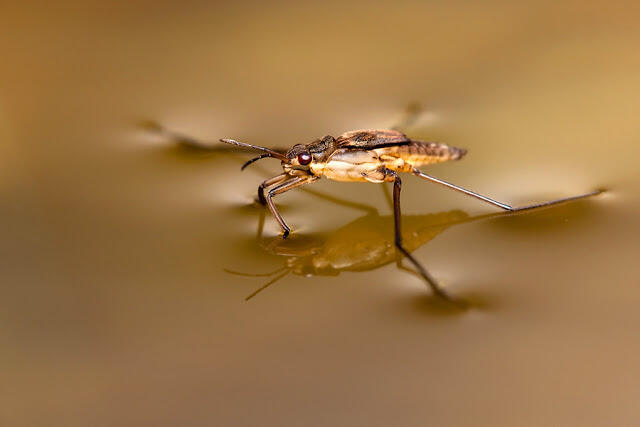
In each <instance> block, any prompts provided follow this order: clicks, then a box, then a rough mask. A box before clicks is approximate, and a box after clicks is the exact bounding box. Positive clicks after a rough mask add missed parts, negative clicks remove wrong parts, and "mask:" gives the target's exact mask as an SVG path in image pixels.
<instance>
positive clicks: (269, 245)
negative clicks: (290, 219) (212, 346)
mask: <svg viewBox="0 0 640 427" xmlns="http://www.w3.org/2000/svg"><path fill="white" fill-rule="evenodd" d="M308 193H310V194H312V195H315V196H318V197H321V198H324V199H328V200H329V201H332V202H334V203H338V204H340V205H344V206H348V207H354V208H356V209H360V210H364V211H366V212H367V214H366V215H364V216H362V217H360V218H358V219H356V220H354V221H352V222H350V223H349V224H346V225H344V226H342V227H340V228H339V229H337V230H334V231H332V232H330V233H329V234H326V235H325V234H311V235H306V236H294V237H293V238H289V239H286V240H282V239H279V238H265V237H263V236H262V229H263V222H264V212H263V213H262V215H261V216H260V222H259V224H258V236H257V237H258V241H259V243H260V244H261V246H262V247H263V248H264V249H265V250H266V251H267V252H269V253H272V254H274V255H278V256H281V257H284V258H285V259H286V261H285V266H284V267H282V268H279V269H277V270H275V271H273V272H272V273H269V274H264V275H263V274H251V273H248V274H247V273H238V272H234V271H231V270H226V271H227V272H229V273H233V274H239V275H246V276H273V278H272V279H271V280H269V281H268V282H267V283H266V284H265V285H264V286H262V287H261V288H259V289H258V290H257V291H255V292H253V293H252V294H251V295H249V296H248V297H247V299H251V298H253V297H254V296H255V295H256V294H258V293H259V292H260V291H262V290H263V289H265V288H266V287H268V286H270V285H272V284H273V283H275V282H276V281H278V280H280V279H281V278H283V277H284V276H286V275H287V274H289V273H292V274H295V275H300V276H337V275H339V274H340V273H342V272H361V271H370V270H374V269H377V268H380V267H383V266H385V265H388V264H391V263H393V262H395V263H396V265H397V267H398V268H399V269H401V270H404V271H407V272H409V273H412V274H417V275H418V276H419V277H422V278H423V279H424V278H426V279H427V281H426V284H427V285H428V286H429V287H430V288H431V291H432V293H433V295H435V296H436V297H438V298H440V299H442V300H444V301H449V302H452V303H454V304H455V306H457V307H458V308H462V307H464V304H463V302H461V301H458V300H455V299H453V298H451V297H450V296H449V295H448V294H447V293H445V291H444V290H443V289H441V287H440V286H439V285H438V283H437V282H436V281H435V280H434V279H433V278H431V275H429V274H428V273H427V271H426V270H424V269H423V271H422V272H421V273H419V274H418V273H416V272H415V271H414V270H412V269H410V268H409V267H405V266H404V265H402V258H400V257H398V254H397V253H396V251H395V248H394V244H393V240H394V237H393V232H392V231H391V230H392V228H391V226H392V224H393V217H392V216H380V214H379V213H378V211H377V210H376V209H375V208H371V207H369V206H365V205H360V204H358V203H353V202H348V201H344V200H340V199H336V198H333V197H330V196H327V195H324V194H321V193H317V192H314V191H310V190H308ZM495 215H496V214H487V215H479V216H475V217H469V216H468V215H467V214H466V213H465V212H462V211H459V210H455V211H449V212H441V213H436V214H426V215H409V216H405V217H404V218H403V221H404V227H405V233H404V234H405V240H404V247H405V248H406V249H407V251H408V252H413V251H415V250H416V249H418V248H419V247H421V246H422V245H424V244H426V243H428V242H429V241H431V240H432V239H434V238H435V237H436V236H438V235H439V234H440V233H442V232H443V231H445V230H446V229H448V228H449V227H452V226H455V225H458V224H463V223H467V222H471V221H475V220H479V219H486V218H489V217H492V216H495ZM422 273H424V274H426V275H427V276H426V277H425V276H424V275H423V274H422Z"/></svg>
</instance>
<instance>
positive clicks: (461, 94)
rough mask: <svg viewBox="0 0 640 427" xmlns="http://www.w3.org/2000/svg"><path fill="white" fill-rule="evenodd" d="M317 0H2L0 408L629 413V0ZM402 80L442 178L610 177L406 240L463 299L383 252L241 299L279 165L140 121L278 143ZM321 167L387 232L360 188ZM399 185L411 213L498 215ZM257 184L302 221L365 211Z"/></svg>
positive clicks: (636, 283) (310, 225)
mask: <svg viewBox="0 0 640 427" xmlns="http://www.w3.org/2000/svg"><path fill="white" fill-rule="evenodd" d="M319 3H320V2H318V4H316V3H313V2H297V1H281V2H259V1H254V2H241V1H235V2H189V1H186V2H184V1H183V2H167V1H160V2H135V1H134V2H98V1H86V2H76V3H66V2H3V3H2V4H1V5H0V28H2V37H0V53H1V58H2V67H0V224H2V230H1V233H2V238H1V240H0V259H1V261H0V266H1V269H2V276H1V285H0V424H1V425H3V426H43V425H55V426H185V425H189V426H214V425H216V426H232V425H233V426H235V425H247V426H249V425H252V426H253V425H296V426H297V425H305V426H327V425H333V426H347V425H349V426H352V425H372V426H373V425H379V426H387V425H403V426H414V425H415V426H425V425H432V426H471V425H473V426H480V425H483V426H496V425H509V426H540V425H563V426H568V425H576V426H602V425H635V424H636V423H637V422H638V420H639V419H640V407H639V406H638V401H639V399H640V368H639V365H638V360H639V359H640V358H639V352H640V337H639V331H638V325H639V323H640V310H639V309H638V307H639V303H640V280H639V278H638V276H639V274H638V273H640V267H639V266H638V258H639V256H640V242H639V240H638V237H640V236H639V232H638V226H639V225H640V220H639V219H638V218H639V210H640V197H639V195H638V194H639V192H638V191H639V190H640V185H639V178H640V173H639V171H638V165H639V160H638V159H639V155H640V148H639V145H638V141H639V140H640V121H639V119H638V116H639V109H638V93H639V90H640V49H639V47H640V26H639V25H638V22H639V19H640V10H639V6H638V3H637V2H631V1H629V2H615V1H594V2H581V1H580V2H579V1H564V2H556V1H541V2H527V3H525V2H508V1H489V2H471V1H461V0H460V1H448V2H435V1H434V2H418V1H401V0H400V1H398V0H396V1H393V2H391V1H389V2H384V1H380V2H343V1H335V2H334V1H326V2H322V4H319ZM585 3H588V4H585ZM412 101H417V102H420V103H421V104H423V105H424V106H425V107H426V109H427V113H426V114H425V115H424V116H422V118H421V120H420V121H419V122H418V123H416V124H415V125H414V126H413V127H412V128H411V129H409V131H408V133H409V134H410V135H412V136H415V137H419V138H422V139H429V140H438V141H442V142H448V143H450V144H453V145H456V146H461V147H465V148H467V149H468V150H469V154H468V155H467V157H466V158H465V159H464V160H463V161H461V162H457V163H452V164H442V165H436V166H434V167H431V168H429V169H428V170H429V171H430V172H431V173H433V174H434V175H436V176H439V177H441V178H444V179H448V180H451V181H453V182H455V183H458V184H460V185H465V186H468V187H471V188H473V189H475V190H477V191H480V192H482V193H484V194H488V195H490V196H493V197H495V198H497V199H499V200H501V201H506V202H513V203H516V204H520V203H527V202H530V201H538V200H545V199H549V198H555V197H561V196H568V195H571V194H577V193H581V192H585V191H590V190H592V189H595V188H600V187H605V188H607V189H608V190H609V191H608V192H607V193H606V194H604V195H602V196H600V197H597V198H593V199H590V200H585V201H580V202H575V203H572V204H568V205H563V206H558V207H555V208H552V209H547V210H543V211H539V212H530V213H526V214H523V215H518V216H516V217H508V218H491V219H486V220H480V221H476V222H470V223H466V224H464V225H459V226H451V227H449V228H448V230H446V231H443V232H442V233H441V234H439V235H438V237H437V238H435V239H433V240H432V241H431V242H429V243H428V244H425V245H423V246H421V247H420V248H419V249H417V250H416V251H415V252H414V255H415V256H416V257H417V258H418V259H419V260H421V261H423V262H424V263H425V266H427V267H428V268H429V271H430V272H431V273H432V274H433V275H434V276H436V277H437V278H438V279H439V280H440V281H441V282H442V284H443V286H444V287H445V288H446V289H447V291H448V292H449V293H451V294H452V295H455V296H456V297H459V298H462V299H465V300H467V301H469V302H470V303H471V306H470V308H469V309H467V310H452V309H450V308H448V307H446V306H445V305H443V304H442V302H440V301H437V300H436V299H434V298H433V297H432V296H430V294H429V292H428V290H427V288H426V287H425V286H424V284H423V283H422V282H421V281H420V280H419V279H418V278H416V277H414V276H412V275H409V274H406V273H404V272H401V271H399V270H398V269H397V268H396V266H395V265H394V264H389V265H386V266H381V268H378V269H374V270H369V271H364V272H345V273H342V274H340V275H339V276H337V277H323V276H315V277H303V276H299V275H294V274H289V275H288V276H286V277H284V278H283V279H282V280H280V281H279V282H278V283H276V284H274V285H273V286H271V287H270V288H268V289H266V290H265V291H263V292H261V293H260V294H258V296H256V297H255V298H253V299H251V300H250V301H248V302H245V301H244V298H245V297H246V296H247V295H249V294H250V293H251V292H253V291H254V290H255V289H256V288H259V287H260V286H261V285H263V284H264V283H265V282H266V281H267V280H268V278H264V277H242V276H237V275H232V274H229V273H227V272H225V271H224V270H225V269H230V270H236V271H241V272H251V273H262V272H269V271H272V270H275V269H277V268H279V267H282V266H284V265H285V263H286V262H287V259H285V257H283V256H282V255H281V254H280V255H278V253H274V252H273V251H272V252H269V251H267V250H265V248H264V247H263V246H261V245H260V244H259V242H257V241H256V239H255V233H256V227H257V224H258V220H259V216H260V209H258V208H256V207H253V206H252V205H251V203H252V199H253V197H254V195H255V188H256V185H257V183H258V182H259V181H260V180H262V179H264V178H265V177H267V176H269V174H274V173H275V172H277V170H278V168H279V166H278V164H277V163H276V162H274V161H270V160H264V161H263V162H262V163H261V166H257V167H255V168H251V169H248V170H246V171H244V172H242V173H241V172H240V171H239V166H240V165H241V164H242V161H243V160H245V159H247V158H249V157H248V156H247V155H246V154H242V155H232V154H220V153H218V154H213V155H211V154H209V155H208V154H206V153H200V152H192V151H188V150H184V149H179V148H177V147H176V146H175V145H174V143H173V142H172V141H170V140H168V139H167V138H163V137H161V136H158V135H156V134H153V133H150V132H149V131H146V130H144V129H142V128H140V127H139V126H138V123H139V122H140V120H143V119H151V120H156V121H158V122H160V123H162V124H163V125H165V126H167V127H170V128H172V129H176V130H178V131H181V132H183V133H186V134H189V135H193V136H196V137H200V138H203V139H207V140H217V139H218V138H220V137H231V138H237V139H241V140H245V141H248V142H253V143H257V144H264V145H270V146H289V145H292V144H294V143H297V142H308V141H310V140H312V139H314V138H316V137H319V136H322V135H325V134H327V133H330V134H334V135H335V134H339V133H341V132H343V131H345V130H350V129H357V128H375V127H385V126H389V125H391V124H392V123H393V122H394V120H396V119H397V117H398V115H399V114H400V112H401V111H402V109H403V108H404V107H405V106H406V105H407V104H408V103H409V102H412ZM313 187H314V189H316V190H318V191H322V192H324V193H328V194H332V195H335V196H339V197H341V198H344V199H348V200H353V201H355V202H359V203H364V204H368V205H371V206H373V207H375V208H377V209H379V211H380V215H382V216H386V217H387V221H386V223H385V224H388V226H389V228H390V227H391V224H392V223H391V222H390V219H389V217H388V215H389V213H390V211H389V209H388V207H387V204H386V202H385V199H384V196H383V194H382V192H381V191H380V188H379V186H375V185H363V184H343V183H333V182H321V183H318V184H314V186H313ZM403 188H404V189H403V209H404V212H405V213H406V214H407V215H423V214H429V213H442V212H449V211H451V210H456V209H459V210H463V211H464V212H466V213H467V214H468V215H477V214H482V213H488V212H492V211H493V210H492V208H491V207H488V206H484V205H483V204H482V203H480V202H478V201H475V200H471V199H468V198H465V197H464V196H462V195H460V194H457V193H453V192H451V191H447V190H445V189H442V188H439V187H437V186H434V185H431V184H428V183H426V182H422V181H418V180H416V179H412V178H411V177H407V178H406V179H405V180H404V187H403ZM279 203H280V204H281V205H282V207H283V214H284V215H285V218H286V219H287V220H288V221H289V222H290V224H291V225H292V226H293V228H294V233H295V234H294V236H298V238H301V237H300V236H305V235H310V234H311V233H316V232H317V233H325V234H327V235H332V234H331V233H332V232H334V234H333V236H334V237H333V239H334V240H335V239H337V240H340V239H341V238H343V237H341V236H342V235H341V233H337V234H338V235H337V236H336V233H335V232H336V230H339V229H340V228H341V227H344V226H345V225H347V224H349V223H350V222H351V221H354V220H356V219H358V218H360V217H362V216H363V213H362V212H358V211H357V210H354V209H350V208H347V207H344V206H337V205H335V204H332V203H329V202H327V201H326V200H322V199H319V198H317V197H314V196H313V195H311V194H309V193H306V192H304V191H294V192H292V193H289V194H287V195H284V196H282V197H280V198H279ZM364 221H365V225H366V224H368V223H367V222H366V221H368V220H367V219H366V218H365V220H364ZM425 221H426V222H427V223H428V220H425ZM373 225H374V224H373V222H372V223H371V227H373ZM427 225H428V224H427ZM371 227H370V228H371ZM365 229H366V227H365ZM265 233H266V234H267V236H268V237H273V236H275V235H276V234H277V233H278V228H277V224H275V222H274V221H273V219H272V218H271V217H270V216H267V217H266V222H265ZM293 241H294V242H295V240H293ZM343 242H344V240H343Z"/></svg>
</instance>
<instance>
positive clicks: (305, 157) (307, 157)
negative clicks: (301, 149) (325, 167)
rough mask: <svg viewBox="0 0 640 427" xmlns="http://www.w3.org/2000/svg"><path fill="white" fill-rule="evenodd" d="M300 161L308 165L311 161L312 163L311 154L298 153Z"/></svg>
mask: <svg viewBox="0 0 640 427" xmlns="http://www.w3.org/2000/svg"><path fill="white" fill-rule="evenodd" d="M298 163H300V164H301V165H303V166H306V165H308V164H309V163H311V154H309V153H300V154H298Z"/></svg>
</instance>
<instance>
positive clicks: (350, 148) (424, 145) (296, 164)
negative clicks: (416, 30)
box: [220, 130, 602, 277]
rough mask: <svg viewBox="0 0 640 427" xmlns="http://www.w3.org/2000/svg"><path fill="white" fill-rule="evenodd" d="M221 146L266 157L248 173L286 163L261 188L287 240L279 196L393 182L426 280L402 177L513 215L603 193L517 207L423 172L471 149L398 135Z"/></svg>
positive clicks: (363, 133) (397, 216)
mask: <svg viewBox="0 0 640 427" xmlns="http://www.w3.org/2000/svg"><path fill="white" fill-rule="evenodd" d="M220 141H221V142H224V143H227V144H233V145H236V146H239V147H244V148H248V149H253V150H259V151H262V152H263V154H261V155H260V156H258V157H255V158H253V159H251V160H249V161H248V162H246V163H245V164H244V165H243V166H242V169H244V168H245V167H247V166H248V165H250V164H252V163H254V162H256V161H258V160H260V159H264V158H269V157H271V158H275V159H279V160H280V161H281V164H282V168H283V173H281V174H280V175H276V176H274V177H273V178H269V179H267V180H265V181H263V182H262V183H261V184H260V185H259V186H258V199H259V201H260V203H262V204H263V205H265V204H266V205H267V206H268V207H269V210H270V211H271V213H272V214H273V216H274V217H275V219H276V220H277V221H278V223H279V224H280V227H281V228H282V237H283V238H286V237H287V236H288V235H289V233H290V232H291V229H290V228H289V226H288V225H287V223H286V222H285V220H284V218H282V215H280V212H278V208H277V207H276V205H275V204H274V202H273V197H275V196H277V195H278V194H282V193H285V192H287V191H289V190H292V189H294V188H297V187H300V186H302V185H305V184H310V183H312V182H315V181H317V180H319V179H320V178H322V177H325V178H328V179H331V180H334V181H344V182H371V183H383V182H392V183H393V211H394V233H395V246H396V247H397V248H398V250H399V251H400V252H401V253H402V254H403V255H404V256H405V257H407V259H409V260H410V261H411V262H412V264H414V266H415V267H416V268H417V269H418V270H419V271H420V272H421V274H422V275H423V276H425V277H428V274H427V273H426V272H425V271H424V270H423V269H422V267H421V266H420V264H419V263H418V262H416V261H415V259H414V258H413V257H412V256H411V254H410V253H409V252H408V251H407V250H406V249H405V248H404V247H403V246H402V232H401V219H402V215H401V210H400V190H401V188H402V179H401V178H400V175H399V173H402V172H404V173H410V174H412V175H414V176H417V177H418V178H422V179H425V180H427V181H430V182H434V183H436V184H440V185H443V186H445V187H447V188H450V189H452V190H456V191H459V192H461V193H463V194H466V195H468V196H471V197H475V198H476V199H479V200H482V201H483V202H486V203H489V204H491V205H493V206H496V207H498V208H500V209H502V210H504V211H508V212H516V211H523V210H527V209H534V208H539V207H543V206H550V205H555V204H558V203H562V202H567V201H570V200H576V199H580V198H583V197H589V196H593V195H596V194H599V193H601V192H602V190H596V191H593V192H590V193H586V194H581V195H578V196H572V197H565V198H562V199H556V200H551V201H548V202H543V203H536V204H532V205H527V206H521V207H513V206H511V205H508V204H506V203H502V202H499V201H496V200H493V199H491V198H489V197H487V196H483V195H481V194H478V193H476V192H473V191H471V190H467V189H465V188H462V187H460V186H458V185H455V184H452V183H449V182H447V181H443V180H441V179H439V178H436V177H434V176H431V175H427V174H426V173H423V172H421V171H420V170H419V169H418V167H420V166H423V165H428V164H432V163H439V162H445V161H449V160H458V159H461V158H462V157H463V156H464V155H465V154H466V150H465V149H462V148H456V147H452V146H449V145H446V144H442V143H437V142H425V141H418V140H415V139H410V138H409V137H407V136H406V135H405V134H404V133H402V132H400V131H398V130H356V131H350V132H346V133H343V134H342V135H340V136H338V137H337V138H334V137H333V136H330V135H327V136H325V137H323V138H322V139H317V140H315V141H313V142H311V143H309V144H296V145H294V146H293V147H291V148H290V149H289V150H288V151H287V152H286V153H283V152H279V151H276V150H272V149H269V148H266V147H261V146H257V145H252V144H247V143H244V142H239V141H235V140H233V139H221V140H220ZM265 192H266V195H265Z"/></svg>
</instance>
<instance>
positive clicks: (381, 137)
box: [336, 130, 411, 150]
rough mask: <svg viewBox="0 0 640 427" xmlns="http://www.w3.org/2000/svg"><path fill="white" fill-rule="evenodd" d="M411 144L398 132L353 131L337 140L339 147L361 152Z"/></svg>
mask: <svg viewBox="0 0 640 427" xmlns="http://www.w3.org/2000/svg"><path fill="white" fill-rule="evenodd" d="M409 142H411V140H410V139H409V138H407V136H406V135H405V134H403V133H402V132H398V131H397V130H352V131H350V132H345V133H343V134H342V135H340V136H339V137H337V138H336V144H337V147H339V148H354V149H360V150H373V149H374V148H380V147H391V146H395V145H407V144H409Z"/></svg>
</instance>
